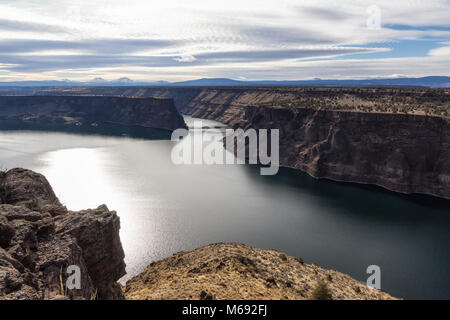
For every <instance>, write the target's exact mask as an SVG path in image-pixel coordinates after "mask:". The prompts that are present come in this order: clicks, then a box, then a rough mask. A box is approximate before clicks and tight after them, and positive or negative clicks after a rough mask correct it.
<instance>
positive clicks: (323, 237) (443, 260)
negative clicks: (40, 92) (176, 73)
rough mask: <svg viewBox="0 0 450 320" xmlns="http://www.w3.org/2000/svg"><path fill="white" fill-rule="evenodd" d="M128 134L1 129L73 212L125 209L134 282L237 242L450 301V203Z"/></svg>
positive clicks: (4, 159) (1, 164)
mask: <svg viewBox="0 0 450 320" xmlns="http://www.w3.org/2000/svg"><path fill="white" fill-rule="evenodd" d="M187 122H189V123H190V124H191V125H192V123H193V120H192V119H191V118H187ZM203 126H208V127H214V126H220V124H218V123H215V122H212V121H203ZM117 130H119V131H118V132H117ZM117 130H116V131H115V132H114V135H115V136H100V135H81V134H75V133H59V132H38V131H25V130H21V131H0V168H3V169H6V168H9V169H10V168H13V167H25V168H29V169H32V170H36V171H38V172H41V173H43V174H44V175H45V176H46V177H47V178H48V180H49V181H50V183H51V184H52V186H53V188H54V190H55V192H56V194H57V196H58V197H59V198H60V199H61V201H62V202H63V203H64V204H65V205H67V206H68V208H70V209H72V210H80V209H85V208H90V207H97V206H98V205H100V204H103V203H105V204H107V205H108V207H109V208H110V209H114V210H116V211H117V212H118V214H119V216H120V218H121V226H122V229H121V239H122V243H123V246H124V250H125V254H126V263H127V272H128V274H127V275H126V276H125V277H124V278H123V279H122V281H126V280H127V279H129V278H130V277H132V276H134V275H136V274H138V273H139V272H140V271H142V270H143V269H144V268H145V267H146V266H147V265H148V264H149V263H151V262H152V261H155V260H159V259H162V258H165V257H168V256H170V255H172V254H173V253H175V252H177V251H180V250H189V249H193V248H196V247H199V246H202V245H206V244H209V243H213V242H221V241H235V242H243V243H245V244H248V245H251V246H256V247H260V248H267V249H269V248H270V249H277V250H281V251H284V252H286V253H288V254H289V255H293V256H302V257H303V259H304V260H305V261H306V262H308V263H316V264H319V265H321V266H324V267H326V268H333V269H337V270H339V271H342V272H345V273H349V274H350V275H352V276H354V277H355V278H357V279H359V280H362V281H365V279H366V278H367V275H366V273H365V271H366V268H367V266H369V265H371V264H376V265H379V266H380V267H381V272H382V283H381V285H382V289H383V290H385V291H387V292H389V293H391V294H393V295H396V296H399V297H404V298H444V299H450V277H449V272H450V204H449V202H448V201H440V200H437V199H432V198H418V197H406V196H399V195H396V194H393V193H390V192H385V191H383V190H380V189H376V188H367V187H360V186H356V185H351V184H341V183H334V182H329V181H322V180H321V181H319V180H315V179H313V178H310V177H309V176H308V175H306V174H303V173H300V172H296V171H294V170H290V169H281V170H280V172H279V173H278V175H276V176H260V175H259V168H258V167H256V166H242V165H241V166H237V165H235V166H230V165H228V166H208V165H203V166H202V165H194V166H186V165H185V166H175V165H173V164H172V162H171V158H170V153H171V149H172V147H173V145H174V144H175V142H172V141H169V140H148V139H143V138H130V137H127V136H125V135H126V132H123V136H122V133H121V132H120V130H121V129H117ZM199 132H201V128H197V129H195V130H193V134H196V133H199ZM137 136H145V135H137ZM150 136H151V137H152V138H155V135H150ZM156 136H157V137H158V134H156ZM218 143H219V142H218Z"/></svg>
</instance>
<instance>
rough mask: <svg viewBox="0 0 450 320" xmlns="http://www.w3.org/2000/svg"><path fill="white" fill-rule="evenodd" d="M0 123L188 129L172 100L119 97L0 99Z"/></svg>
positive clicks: (59, 96) (46, 96)
mask: <svg viewBox="0 0 450 320" xmlns="http://www.w3.org/2000/svg"><path fill="white" fill-rule="evenodd" d="M0 120H21V121H28V122H35V123H60V124H77V125H81V124H85V123H86V124H89V125H90V124H99V123H114V124H121V125H137V126H143V127H150V128H158V129H165V130H175V129H177V128H186V124H185V123H184V120H183V117H182V116H181V115H180V114H179V113H178V110H177V109H176V108H175V106H174V103H173V100H172V99H158V98H151V97H146V98H142V97H117V96H108V97H106V96H69V95H39V96H32V95H30V96H0Z"/></svg>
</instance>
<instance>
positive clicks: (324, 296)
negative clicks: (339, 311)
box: [311, 280, 333, 300]
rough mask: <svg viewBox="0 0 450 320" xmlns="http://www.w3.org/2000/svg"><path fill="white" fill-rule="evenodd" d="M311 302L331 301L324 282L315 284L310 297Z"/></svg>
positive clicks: (331, 298)
mask: <svg viewBox="0 0 450 320" xmlns="http://www.w3.org/2000/svg"><path fill="white" fill-rule="evenodd" d="M311 299H312V300H333V297H332V295H331V292H330V290H329V289H328V286H327V284H326V283H325V282H323V281H322V280H320V281H319V282H317V286H316V288H315V289H314V291H313V293H312V295H311Z"/></svg>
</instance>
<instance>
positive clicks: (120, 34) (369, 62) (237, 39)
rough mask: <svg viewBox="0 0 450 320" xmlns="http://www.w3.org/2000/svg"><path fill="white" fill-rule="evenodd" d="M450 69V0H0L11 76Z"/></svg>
mask: <svg viewBox="0 0 450 320" xmlns="http://www.w3.org/2000/svg"><path fill="white" fill-rule="evenodd" d="M427 75H446V76H450V0H400V1H398V0H396V1H394V0H387V1H384V0H383V1H380V0H372V1H364V0H362V1H361V0H358V1H356V0H339V1H328V0H323V1H322V0H321V1H318V0H272V1H266V0H227V1H216V0H183V1H181V0H180V1H175V0H147V1H137V0H126V1H123V0H120V1H118V0H107V1H104V0H101V1H98V0H97V1H93V0H91V1H77V0H58V1H48V0H13V1H9V0H0V81H17V80H44V79H45V80H59V79H71V80H82V81H85V80H91V79H93V78H103V79H106V80H113V79H117V78H120V77H128V78H131V79H134V80H147V81H155V80H168V81H179V80H187V79H195V78H203V77H209V78H212V77H227V78H233V79H243V80H245V79H248V80H263V79H265V80H268V79H270V80H302V79H311V78H323V79H349V78H354V79H361V78H372V77H399V76H427Z"/></svg>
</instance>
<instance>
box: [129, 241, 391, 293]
mask: <svg viewBox="0 0 450 320" xmlns="http://www.w3.org/2000/svg"><path fill="white" fill-rule="evenodd" d="M319 284H320V285H319ZM125 296H126V298H127V299H137V300H143V299H149V300H155V299H164V300H186V299H187V300H190V299H201V300H203V299H205V300H212V299H218V300H221V299H233V300H269V299H275V300H283V299H296V300H305V299H336V300H338V299H339V300H341V299H351V300H380V299H382V300H387V299H395V298H394V297H392V296H390V295H389V294H387V293H384V292H381V291H378V290H375V289H369V288H368V287H367V286H366V284H364V283H362V282H359V281H356V280H355V279H353V278H352V277H350V276H348V275H346V274H343V273H341V272H338V271H335V270H326V269H323V268H321V267H319V266H317V265H314V264H305V263H303V260H302V259H301V258H294V257H290V256H287V255H286V254H284V253H281V252H278V251H275V250H261V249H255V248H251V247H248V246H245V245H243V244H239V243H218V244H211V245H208V246H206V247H202V248H198V249H195V250H193V251H188V252H179V253H176V254H174V255H173V256H172V257H170V258H167V259H164V260H161V261H158V262H154V263H152V264H151V265H149V266H148V267H147V269H146V270H145V271H144V272H143V273H141V274H140V275H138V276H136V277H134V278H133V279H131V280H130V281H128V283H127V285H126V288H125Z"/></svg>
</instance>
